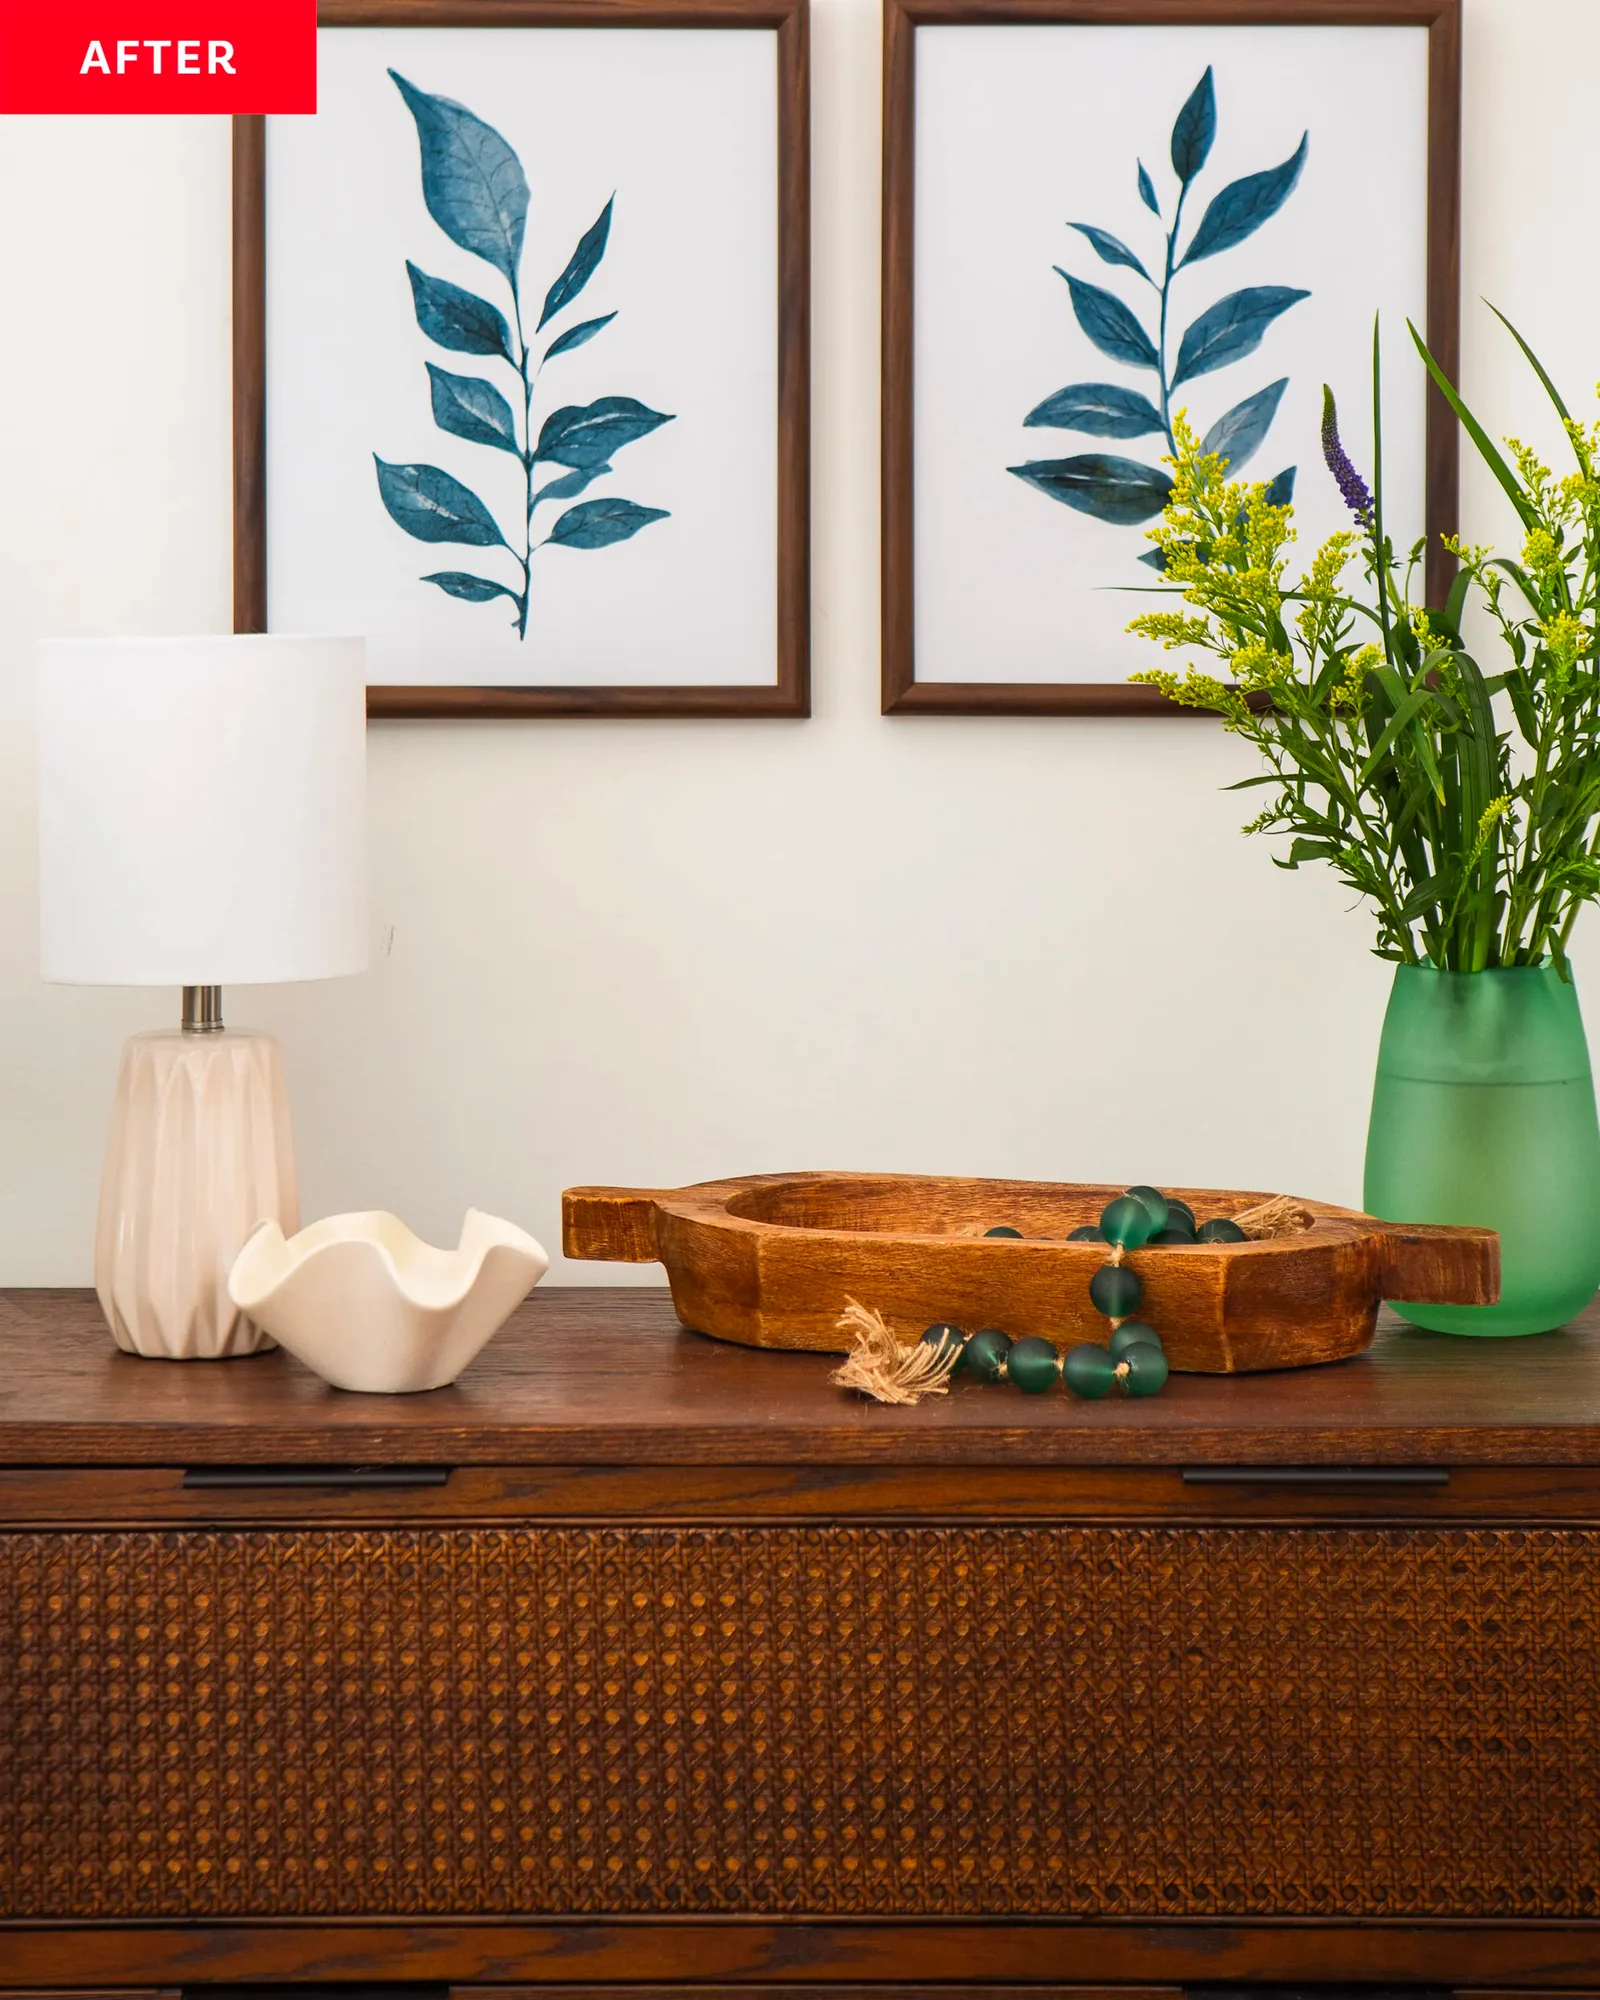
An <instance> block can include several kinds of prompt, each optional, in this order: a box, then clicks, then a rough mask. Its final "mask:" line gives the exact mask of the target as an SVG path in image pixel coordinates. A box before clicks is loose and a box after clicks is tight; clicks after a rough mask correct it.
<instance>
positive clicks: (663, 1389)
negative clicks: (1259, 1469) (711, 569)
mask: <svg viewBox="0 0 1600 2000" xmlns="http://www.w3.org/2000/svg"><path fill="white" fill-rule="evenodd" d="M834 1365H835V1364H834V1362H833V1360H832V1359H831V1358H830V1357H826V1356H820V1355H814V1354H787V1353H771V1352H761V1351H756V1350H753V1349H748V1348H742V1347H735V1346H729V1345H724V1344H722V1343H720V1342H717V1341H712V1340H708V1339H706V1338H704V1337H703V1336H701V1335H699V1334H694V1333H689V1332H686V1331H684V1330H683V1329H682V1328H681V1327H680V1326H679V1325H678V1323H677V1321H676V1319H675V1318H674V1316H673V1312H672V1307H671V1304H670V1302H669V1300H668V1297H667V1294H666V1292H665V1291H664V1290H656V1289H640V1288H636V1287H630V1288H616V1289H601V1288H589V1287H582V1288H566V1289H557V1288H551V1289H548V1290H542V1291H538V1292H535V1293H534V1295H533V1296H532V1298H531V1299H529V1301H528V1302H527V1304H526V1305H524V1306H523V1307H522V1308H521V1309H520V1310H519V1311H518V1312H517V1313H516V1315H515V1316H514V1317H513V1319H512V1321H511V1322H510V1324H509V1325H508V1326H507V1327H506V1328H505V1329H504V1330H503V1331H502V1332H501V1334H500V1335H499V1336H498V1337H497V1338H496V1339H495V1340H494V1341H493V1342H492V1343H491V1344H490V1346H489V1347H488V1348H487V1349H486V1350H485V1351H484V1353H483V1354H482V1355H480V1356H479V1358H478V1360H477V1361H476V1362H474V1364H473V1365H472V1366H471V1367H470V1368H469V1369H468V1370H467V1371H466V1373H465V1374H464V1375H463V1377H462V1378H461V1380H460V1382H458V1383H457V1384H455V1385H454V1386H453V1387H451V1388H448V1389H441V1390H436V1391H433V1392H432V1393H429V1394H426V1395H418V1396H364V1395H353V1394H348V1393H345V1392H343V1391H340V1390H335V1389H329V1388H328V1387H326V1386H325V1385H324V1384H323V1383H322V1382H320V1381H319V1380H318V1379H317V1378H316V1377H315V1376H314V1375H312V1374H311V1373H310V1372H309V1370H307V1369H305V1368H303V1367H302V1366H300V1364H299V1363H297V1362H295V1361H293V1360H291V1359H290V1357H289V1356H287V1355H286V1354H283V1353H281V1352H272V1353H267V1354H261V1355H255V1356H251V1357H248V1358H246V1359H242V1360H234V1361H226V1362H190V1363H176V1362H160V1361H144V1360H138V1359H135V1358H134V1357H132V1356H129V1355H124V1354H120V1353H118V1352H117V1350H116V1349H115V1348H114V1347H113V1345H112V1343H111V1338H110V1335H109V1334H108V1333H107V1331H106V1329H105V1326H104V1323H103V1321H102V1319H101V1317H100V1310H99V1307H98V1305H97V1304H96V1302H95V1299H94V1296H93V1294H92V1293H90V1292H86V1291H21V1290H11V1291H4V1292H0V1465H12V1466H20V1465H40V1466H43V1465H58V1466H71V1465H77V1466H94V1465H173V1464H185V1465H201V1464H206V1463H216V1462H229V1463H244V1464H271V1463H282V1464H294V1463H301V1464H323V1463H341V1464H348V1463H360V1464H369V1463H371V1464H383V1463H391V1464H422V1465H425V1464H435V1465H440V1464H448V1465H463V1466H465V1465H495V1464H516V1465H525V1466H529V1465H575V1464H590V1465H593V1464H610V1465H639V1466H649V1465H661V1466H673V1465H677V1466H689V1465H699V1466H739V1465H751V1466H759V1465H774V1464H782V1465H794V1466H804V1465H840V1466H848V1465H857V1466H877V1467H885V1468H887V1467H892V1466H913V1465H923V1466H930V1465H948V1466H985V1465H990V1466H993V1465H1005V1466H1007V1467H1012V1468H1015V1467H1021V1466H1061V1467H1067V1466H1073V1465H1101V1466H1115V1465H1125V1466H1140V1465H1143V1466H1173V1465H1190V1466H1193V1465H1204V1464H1208V1463H1211V1464H1235V1465H1249V1464H1261V1465H1273V1464H1278V1465H1363V1464H1368V1465H1402V1464H1412V1465H1416V1464H1424V1465H1428V1464H1431V1465H1499V1466H1515V1465H1548V1466H1590V1465H1600V1309H1597V1308H1595V1307H1591V1308H1590V1309H1589V1311H1588V1312H1586V1313H1585V1314H1584V1315H1583V1316H1582V1318H1581V1319H1579V1320H1578V1321H1577V1322H1575V1323H1574V1324H1573V1325H1572V1326H1571V1327H1569V1328H1567V1329H1565V1330H1563V1331H1562V1332H1559V1333H1550V1334H1540V1335H1533V1336H1530V1337H1528V1338H1525V1339H1518V1340H1505V1341H1480V1340H1471V1339H1458V1338H1453V1337H1451V1336H1448V1335H1441V1334H1429V1333H1423V1332H1419V1331H1418V1330H1416V1329H1414V1328H1412V1327H1409V1326H1406V1325H1405V1324H1404V1323H1402V1322H1401V1321H1399V1320H1397V1319H1395V1318H1394V1317H1393V1316H1392V1315H1388V1314H1386V1315H1385V1316H1384V1319H1383V1321H1382V1322H1381V1324H1380V1327H1379V1332H1378V1336H1377V1339H1376V1340H1375V1341H1374V1343H1373V1345H1372V1347H1371V1348H1370V1349H1369V1350H1368V1352H1367V1353H1366V1354H1364V1355H1360V1356H1358V1357H1356V1358H1355V1359H1353V1360H1350V1361H1343V1362H1337V1363H1334V1364H1331V1365H1329V1366H1326V1367H1321V1368H1307V1369H1299V1370H1294V1371H1288V1372H1284V1373H1281V1374H1270V1375H1249V1376H1232V1377H1225V1376H1195V1375H1181V1376H1174V1377H1173V1378H1172V1380H1171V1382H1170V1383H1169V1385H1168V1387H1167V1389H1166V1391H1165V1392H1164V1393H1163V1394H1162V1395H1160V1396H1158V1397H1154V1398H1150V1399H1147V1400H1144V1401H1138V1402H1132V1401H1128V1400H1125V1399H1121V1398H1118V1399H1109V1398H1108V1399H1107V1400H1106V1401H1104V1402H1100V1403H1082V1402H1078V1401H1076V1400H1075V1399H1071V1398H1069V1397H1066V1396H1064V1395H1059V1394H1056V1395H1048V1396H1042V1397H1037V1398H1031V1397H1024V1396H1021V1395H1020V1394H1018V1393H1017V1392H1016V1391H1014V1390H1012V1389H1010V1388H1007V1387H1004V1386H983V1385H978V1384H970V1385H963V1386H961V1387H959V1388H957V1389H956V1390H955V1391H954V1392H953V1393H951V1394H950V1395H949V1396H944V1397H932V1398H929V1399H928V1400H927V1401H925V1402H924V1403H922V1404H921V1405H919V1406H918V1407H917V1408H916V1409H886V1408H882V1407H880V1406H878V1405H875V1404H870V1403H867V1402H864V1401H862V1400H860V1399H858V1398H856V1397H853V1396H847V1395H845V1394H843V1393H841V1392H840V1391H839V1390H837V1389H835V1388H834V1387H833V1386H832V1384H831V1383H830V1381H829V1379H828V1377H829V1372H830V1370H831V1368H832V1367H833V1366H834Z"/></svg>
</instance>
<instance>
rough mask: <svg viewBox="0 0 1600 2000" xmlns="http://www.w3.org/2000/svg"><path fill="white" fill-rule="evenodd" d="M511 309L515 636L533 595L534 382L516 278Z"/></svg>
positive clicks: (523, 634) (524, 630) (521, 634)
mask: <svg viewBox="0 0 1600 2000" xmlns="http://www.w3.org/2000/svg"><path fill="white" fill-rule="evenodd" d="M511 310H512V313H513V315H514V317H515V320H516V327H517V373H518V374H519V375H520V376H521V377H522V483H523V503H524V504H523V509H522V551H523V552H522V554H521V555H520V556H519V557H518V558H517V560H518V561H519V562H520V563H521V564H522V602H521V605H520V607H519V609H518V615H517V637H518V638H519V639H526V638H527V636H528V603H529V600H530V598H531V597H532V596H533V384H534V380H535V379H536V378H535V377H532V376H530V375H529V374H528V342H527V337H526V335H525V334H524V333H523V331H522V300H521V297H520V296H519V294H518V291H517V284H516V280H515V279H513V280H512V282H511Z"/></svg>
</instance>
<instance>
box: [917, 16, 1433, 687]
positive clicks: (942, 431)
mask: <svg viewBox="0 0 1600 2000" xmlns="http://www.w3.org/2000/svg"><path fill="white" fill-rule="evenodd" d="M884 88H885V168H884V188H885V215H884V263H883V270H884V299H883V313H884V320H883V467H884V518H883V708H884V710H885V712H895V713H903V712H918V711H920V712H924V713H945V714H985V713H987V714H1005V713H1010V714H1024V715H1049V714H1068V715H1070V714H1078V715H1091V714H1100V715H1107V714H1119V715H1148V714H1160V713H1165V714H1184V713H1193V712H1194V711H1190V710H1181V709H1178V708H1177V707H1176V706H1175V705H1173V704H1169V703H1168V702H1167V701H1166V700H1165V698H1164V697H1163V696H1162V695H1161V694H1159V693H1158V692H1157V691H1156V690H1155V689H1153V688H1145V687H1130V686H1129V685H1128V684H1127V679H1126V677H1127V674H1128V673H1129V671H1130V670H1131V669H1132V668H1133V667H1135V666H1139V665H1144V664H1147V660H1146V658H1145V655H1146V653H1147V650H1148V649H1147V647H1146V645H1145V644H1144V643H1143V642H1141V641H1139V640H1137V639H1133V638H1130V637H1128V636H1127V632H1126V627H1127V624H1128V621H1129V619H1130V618H1131V617H1132V616H1133V615H1134V614H1135V612H1137V611H1138V610H1141V609H1144V608H1147V606H1148V605H1149V603H1150V602H1151V600H1150V599H1149V597H1147V596H1146V597H1143V598H1141V597H1140V596H1139V595H1137V594H1130V593H1138V592H1140V591H1149V590H1150V589H1152V588H1155V589H1159V588H1160V580H1159V576H1158V575H1157V574H1156V573H1155V571H1154V569H1153V568H1152V567H1151V565H1152V564H1159V560H1160V559H1159V556H1158V555H1157V554H1156V552H1155V551H1153V550H1152V549H1151V546H1150V543H1149V541H1148V540H1147V538H1146V531H1147V529H1148V527H1149V526H1150V524H1151V523H1152V522H1153V521H1155V520H1156V518H1157V517H1158V516H1159V515H1160V513H1161V511H1162V507H1163V505H1164V503H1165V499H1166V496H1167V493H1168V492H1169V491H1170V487H1171V480H1170V477H1169V474H1168V472H1167V470H1166V468H1165V466H1164V464H1163V459H1164V458H1165V457H1166V456H1167V455H1168V454H1169V453H1170V452H1171V450H1172V448H1173V428H1174V419H1175V417H1176V416H1177V414H1178V413H1180V412H1181V413H1183V414H1184V415H1185V417H1186V420H1187V421H1188V423H1189V424H1190V425H1191V427H1192V428H1193V429H1194V430H1195V431H1196V432H1198V433H1199V434H1200V435H1201V436H1202V438H1203V440H1204V443H1205V448H1206V449H1207V450H1210V451H1215V452H1218V453H1219V454H1220V455H1221V456H1223V457H1224V458H1225V459H1226V460H1227V462H1228V468H1229V473H1230V476H1239V477H1243V478H1245V479H1248V480H1250V481H1257V480H1259V481H1263V482H1266V483H1268V484H1269V486H1270V489H1271V492H1272V495H1273V497H1274V499H1276V500H1283V499H1292V500H1293V502H1294V506H1295V514H1296V525H1297V529H1298V535H1299V546H1300V548H1301V549H1302V550H1304V551H1306V552H1307V553H1309V551H1310V550H1311V549H1313V548H1315V546H1316V545H1317V544H1318V543H1319V542H1320V541H1321V540H1322V539H1323V537H1324V536H1325V535H1327V534H1328V533H1331V532H1332V531H1333V530H1334V529H1335V528H1336V527H1339V526H1343V525H1345V522H1344V517H1343V507H1342V502H1341V499H1340V495H1339V491H1338V489H1337V486H1336V485H1335V483H1334V481H1333V479H1332V478H1331V477H1330V476H1329V474H1328V472H1327V469H1326V467H1325V466H1324V464H1323V459H1322V450H1321V444H1320V426H1321V420H1322V415H1323V407H1324V395H1323V392H1324V385H1327V386H1328V387H1329V388H1331V389H1333V390H1334V392H1335V395H1336V399H1337V406H1338V408H1339V411H1340V415H1341V422H1342V424H1343V429H1344V435H1345V437H1346V439H1347V441H1348V440H1350V439H1351V438H1355V439H1356V440H1360V439H1361V438H1362V437H1363V436H1365V437H1366V438H1368V439H1369V440H1370V437H1371V428H1370V413H1371V409H1372V395H1371V360H1372V351H1373V328H1374V320H1375V316H1376V321H1377V325H1378V327H1379V340H1380V346H1381V351H1382V355H1383V360H1384V398H1383V443H1384V468H1385V485H1386V495H1387V506H1388V515H1389V518H1390V520H1391V521H1393V522H1395V523H1396V524H1397V530H1396V533H1395V541H1396V544H1397V545H1398V546H1404V544H1405V541H1407V540H1410V539H1412V538H1414V537H1417V536H1420V535H1422V534H1423V533H1424V532H1425V531H1426V532H1427V533H1428V534H1429V535H1430V536H1431V538H1432V541H1431V547H1430V552H1429V556H1428V561H1429V564H1430V573H1429V582H1430V591H1432V590H1438V591H1439V592H1440V593H1441V595H1442V592H1443V590H1444V589H1445V588H1446V587H1447V578H1448V574H1449V557H1448V555H1447V553H1446V552H1445V551H1444V550H1443V549H1442V548H1441V547H1440V546H1439V541H1438V537H1439V535H1440V534H1441V533H1443V532H1446V531H1448V530H1451V529H1453V528H1454V526H1455V496H1456V455H1457V452H1456V432H1455V426H1454V421H1453V419H1452V418H1451V417H1450V415H1449V412H1448V409H1447V407H1446V405H1445V404H1444V401H1443V398H1442V397H1441V396H1440V395H1439V394H1438V392H1437V390H1433V389H1431V388H1429V387H1428V386H1427V382H1426V376H1425V372H1424V370H1423V367H1422V365H1421V363H1420V361H1419V360H1418V358H1417V356H1416V353H1415V350H1414V348H1413V346H1412V342H1411V338H1410V334H1409V332H1408V330H1407V321H1408V320H1409V321H1411V322H1413V323H1414V324H1415V325H1416V326H1417V327H1418V328H1419V329H1420V330H1422V331H1423V332H1424V334H1425V337H1426V339H1427V340H1428V342H1429V344H1430V346H1431V348H1432V351H1433V352H1434V354H1435V355H1436V356H1437V357H1438V358H1439V360H1440V362H1441V363H1442V364H1443V366H1444V368H1445V369H1446V371H1447V372H1449V373H1452V374H1453V373H1454V371H1455V367H1456V359H1457V344H1458V343H1457V323H1458V309H1459V308H1458V296H1457V294H1458V287H1459V278H1458V270H1459V254H1458V238H1459V224H1458V206H1459V200H1458V188H1459V179H1460V166H1459V154H1460V21H1459V0H886V6H885V85H884ZM1402 538H1404V539H1402ZM1434 601H1440V598H1435V600H1434Z"/></svg>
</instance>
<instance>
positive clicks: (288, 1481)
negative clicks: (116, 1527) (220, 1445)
mask: <svg viewBox="0 0 1600 2000" xmlns="http://www.w3.org/2000/svg"><path fill="white" fill-rule="evenodd" d="M449 1477H450V1467H449V1466H448V1465H191V1466H190V1467H189V1469H188V1471H187V1472H186V1473H185V1474H184V1475H183V1486H184V1491H185V1492H186V1493H193V1492H205V1491H212V1492H215V1491H218V1490H220V1489H223V1488H230V1489H234V1490H238V1489H242V1488H246V1487H258V1488H259V1487H263V1486H271V1487H278V1488H282V1487H313V1486H320V1487H323V1488H327V1487H339V1488H341V1489H342V1490H344V1491H346V1492H348V1491H350V1490H351V1489H353V1488H354V1489H374V1488H381V1487H388V1488H395V1487H406V1486H443V1485H444V1484H445V1482H446V1481H447V1480H448V1479H449Z"/></svg>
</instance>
